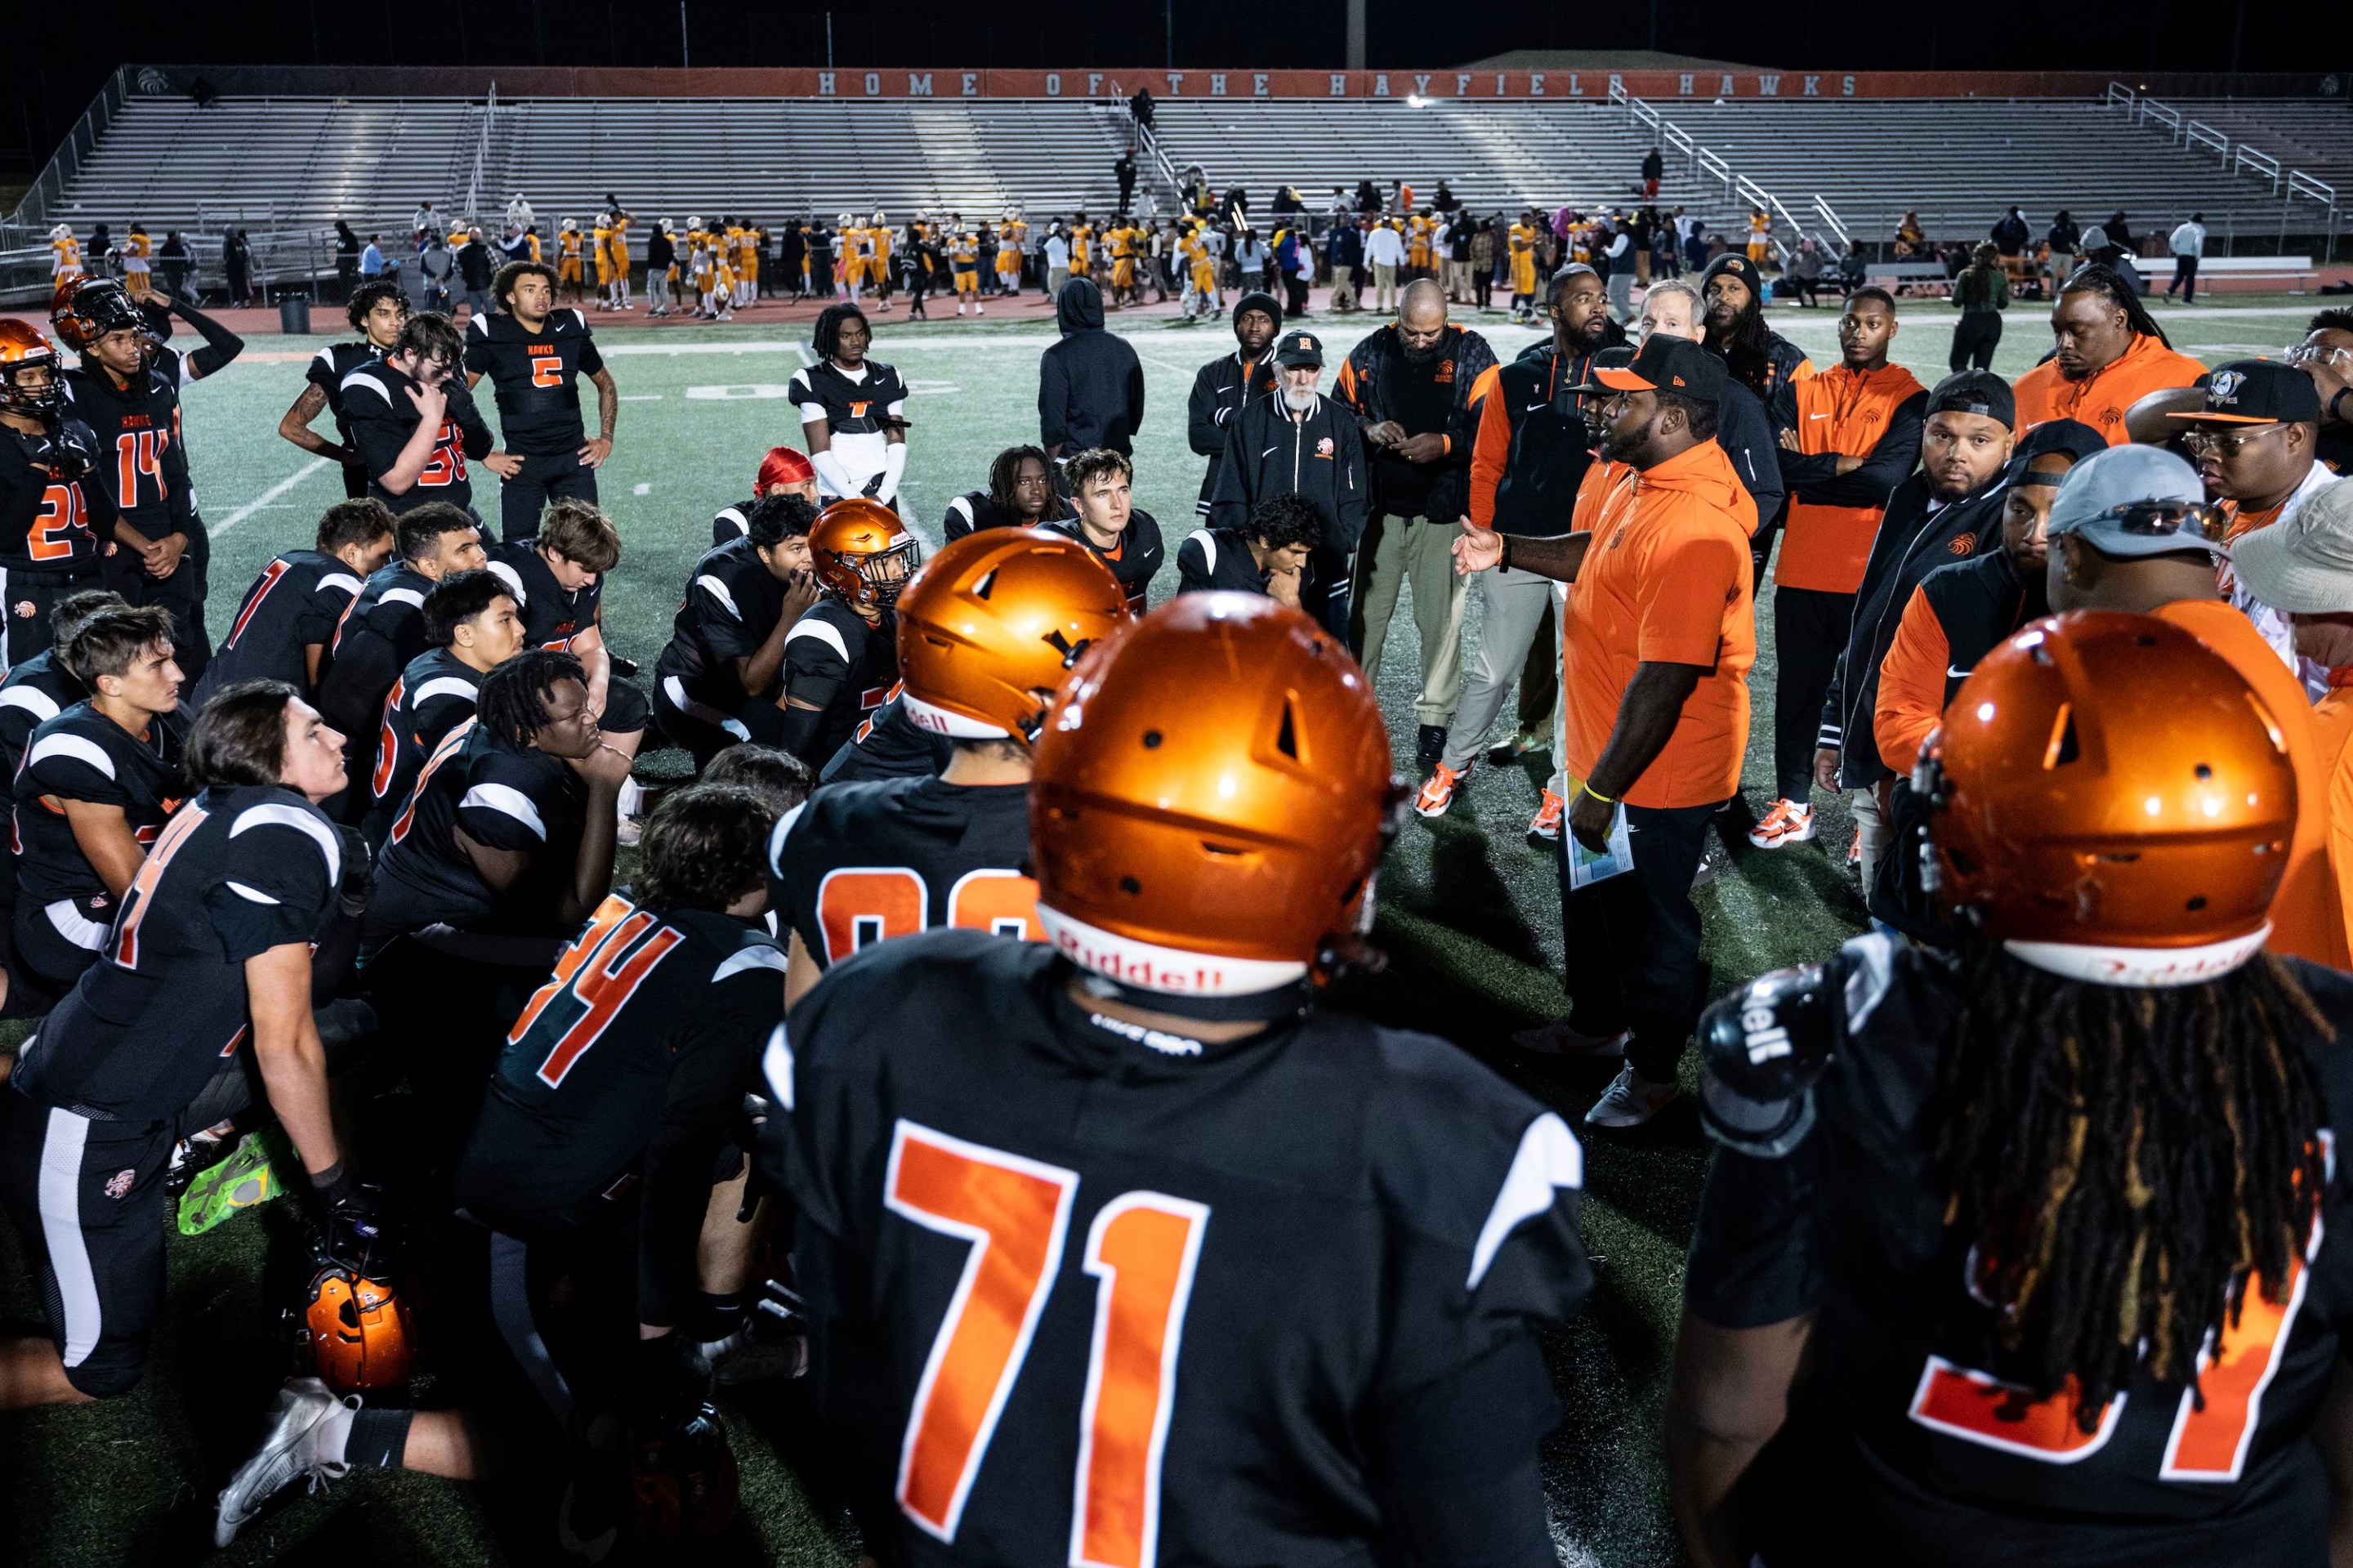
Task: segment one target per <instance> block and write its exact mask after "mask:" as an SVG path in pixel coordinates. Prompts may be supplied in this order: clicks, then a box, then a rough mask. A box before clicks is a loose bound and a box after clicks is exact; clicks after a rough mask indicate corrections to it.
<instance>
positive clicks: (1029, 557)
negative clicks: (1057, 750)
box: [899, 528, 1127, 745]
mask: <svg viewBox="0 0 2353 1568" xmlns="http://www.w3.org/2000/svg"><path fill="white" fill-rule="evenodd" d="M1125 620H1127V591H1126V590H1125V589H1124V588H1121V587H1120V586H1119V581H1118V579H1117V578H1115V577H1113V576H1112V575H1111V568H1110V567H1106V566H1104V565H1103V561H1102V559H1101V557H1099V556H1096V554H1095V553H1094V552H1093V551H1092V550H1090V549H1088V548H1087V547H1086V546H1084V545H1082V544H1081V543H1079V542H1078V541H1077V540H1076V539H1073V538H1071V536H1070V535H1067V534H1053V533H1049V532H1047V531H1046V530H1044V529H1042V528H989V529H985V530H983V531H982V532H980V533H977V534H967V535H965V536H964V537H963V538H961V539H957V540H955V541H953V542H951V543H950V544H948V545H947V546H945V547H944V548H943V549H942V550H941V551H940V553H939V554H938V555H936V556H933V557H932V558H931V559H930V560H928V561H926V562H924V563H923V570H922V571H920V572H917V573H916V574H915V576H914V578H913V581H911V582H909V583H908V584H907V587H906V590H905V591H904V592H903V593H902V594H901V595H900V596H899V679H900V680H901V681H902V682H903V683H905V688H906V689H905V692H904V693H903V694H902V704H903V705H904V706H905V708H906V711H907V716H908V717H909V718H910V719H913V721H914V722H915V724H916V726H918V727H920V728H923V729H928V730H933V731H935V732H936V733H938V734H941V735H946V736H956V737H958V738H961V739H967V740H977V739H991V738H996V737H999V736H1012V737H1013V738H1015V739H1018V740H1019V741H1021V742H1022V743H1023V744H1025V745H1027V744H1029V742H1031V741H1034V740H1035V739H1036V738H1037V736H1038V730H1039V726H1041V725H1043V724H1044V723H1045V718H1046V705H1047V703H1048V702H1050V701H1051V700H1052V697H1053V694H1054V693H1055V692H1057V691H1059V690H1060V689H1061V685H1062V682H1063V680H1064V679H1065V678H1066V677H1067V676H1068V675H1069V673H1070V671H1071V666H1072V665H1074V664H1076V663H1077V662H1078V661H1079V656H1080V655H1081V654H1082V653H1084V652H1086V650H1087V647H1088V645H1089V644H1090V643H1093V642H1098V641H1102V640H1103V638H1105V637H1107V636H1109V635H1110V634H1111V633H1112V632H1113V630H1116V629H1117V628H1118V627H1119V626H1120V625H1122V624H1123V623H1124V622H1125ZM1041 694H1042V695H1041Z"/></svg>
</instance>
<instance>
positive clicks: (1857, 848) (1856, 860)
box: [1846, 828, 1862, 871]
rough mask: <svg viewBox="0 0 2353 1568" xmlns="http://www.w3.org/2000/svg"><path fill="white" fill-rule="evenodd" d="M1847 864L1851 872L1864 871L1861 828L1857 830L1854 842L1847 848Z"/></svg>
mask: <svg viewBox="0 0 2353 1568" xmlns="http://www.w3.org/2000/svg"><path fill="white" fill-rule="evenodd" d="M1846 863H1847V866H1848V868H1849V869H1850V870H1853V871H1861V870H1862V829H1861V828H1857V829H1855V831H1854V839H1853V842H1851V843H1849V844H1848V845H1847V846H1846Z"/></svg>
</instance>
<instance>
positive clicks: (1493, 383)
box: [1471, 365, 1512, 528]
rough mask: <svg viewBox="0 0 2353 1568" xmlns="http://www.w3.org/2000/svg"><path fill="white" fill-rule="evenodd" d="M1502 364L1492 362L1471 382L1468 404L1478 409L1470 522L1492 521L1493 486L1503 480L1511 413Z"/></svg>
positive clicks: (1490, 525) (1477, 524)
mask: <svg viewBox="0 0 2353 1568" xmlns="http://www.w3.org/2000/svg"><path fill="white" fill-rule="evenodd" d="M1502 376H1503V366H1498V365H1491V366H1488V367H1487V368H1486V369H1484V370H1482V371H1481V372H1479V378H1478V379H1477V380H1475V381H1473V382H1472V383H1471V407H1472V408H1475V409H1477V410H1478V418H1479V427H1478V429H1477V430H1476V431H1475V432H1474V433H1473V434H1472V438H1471V524H1472V527H1474V528H1493V526H1494V525H1495V487H1496V486H1497V485H1498V484H1500V483H1502V482H1503V479H1504V461H1505V460H1507V459H1508V458H1509V457H1510V456H1511V453H1512V414H1511V410H1510V409H1509V408H1506V407H1505V406H1504V404H1505V399H1504V397H1502V396H1501V395H1500V393H1501V390H1502V387H1503V381H1502Z"/></svg>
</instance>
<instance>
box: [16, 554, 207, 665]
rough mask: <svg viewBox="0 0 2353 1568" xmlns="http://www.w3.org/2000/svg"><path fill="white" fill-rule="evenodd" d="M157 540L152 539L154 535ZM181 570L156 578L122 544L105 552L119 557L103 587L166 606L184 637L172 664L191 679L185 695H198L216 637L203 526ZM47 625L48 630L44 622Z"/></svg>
mask: <svg viewBox="0 0 2353 1568" xmlns="http://www.w3.org/2000/svg"><path fill="white" fill-rule="evenodd" d="M151 536H152V535H151ZM187 539H188V546H187V548H186V549H185V550H184V551H183V552H182V553H181V556H180V564H179V567H177V569H175V570H174V572H173V573H172V575H171V576H170V577H160V578H159V577H149V576H148V575H147V574H146V573H145V572H144V571H142V569H141V568H140V564H139V561H140V557H139V554H138V552H137V551H135V550H132V549H131V548H130V547H129V546H125V545H122V544H121V543H120V542H119V541H118V542H116V543H113V544H111V545H109V546H102V547H104V548H110V549H111V550H112V551H113V554H111V555H110V556H104V557H103V558H102V560H101V563H100V577H101V579H102V580H101V582H100V585H99V586H100V587H103V588H112V589H113V590H114V591H115V592H117V593H119V594H121V596H122V597H123V599H126V600H127V601H129V602H130V603H131V604H132V605H150V604H160V605H162V606H163V607H164V609H168V610H170V611H171V612H172V620H173V624H174V629H175V630H177V632H178V633H179V635H178V636H177V637H176V638H175V639H174V641H173V644H172V662H174V663H175V664H177V665H179V667H180V673H181V674H182V675H183V676H185V678H186V684H185V685H184V686H182V687H181V688H180V689H181V690H182V691H184V692H193V691H195V687H196V683H197V681H199V680H200V679H202V678H203V676H204V673H205V667H206V665H207V664H210V663H211V662H213V640H212V634H211V633H210V632H209V631H207V630H205V596H206V593H207V592H208V591H209V588H210V583H211V576H212V559H213V546H212V538H211V535H207V534H206V532H205V531H204V528H203V527H202V526H201V525H199V526H197V527H195V529H193V531H191V532H190V533H189V534H188V535H187ZM42 624H43V625H47V618H46V617H44V619H43V621H42Z"/></svg>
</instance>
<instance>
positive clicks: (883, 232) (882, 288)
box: [819, 212, 891, 353]
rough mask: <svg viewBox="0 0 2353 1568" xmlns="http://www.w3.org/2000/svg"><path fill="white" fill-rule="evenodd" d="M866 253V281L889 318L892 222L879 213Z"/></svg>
mask: <svg viewBox="0 0 2353 1568" xmlns="http://www.w3.org/2000/svg"><path fill="white" fill-rule="evenodd" d="M865 251H866V281H868V282H870V283H871V284H873V285H874V299H875V308H876V309H877V310H879V311H881V313H882V314H884V315H886V316H887V315H889V314H890V313H891V220H890V219H889V218H888V217H884V216H883V215H882V214H881V213H879V212H878V213H876V214H875V215H874V222H873V225H872V226H871V228H868V229H867V230H866V238H865ZM819 352H820V353H821V352H822V350H820V351H819Z"/></svg>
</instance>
